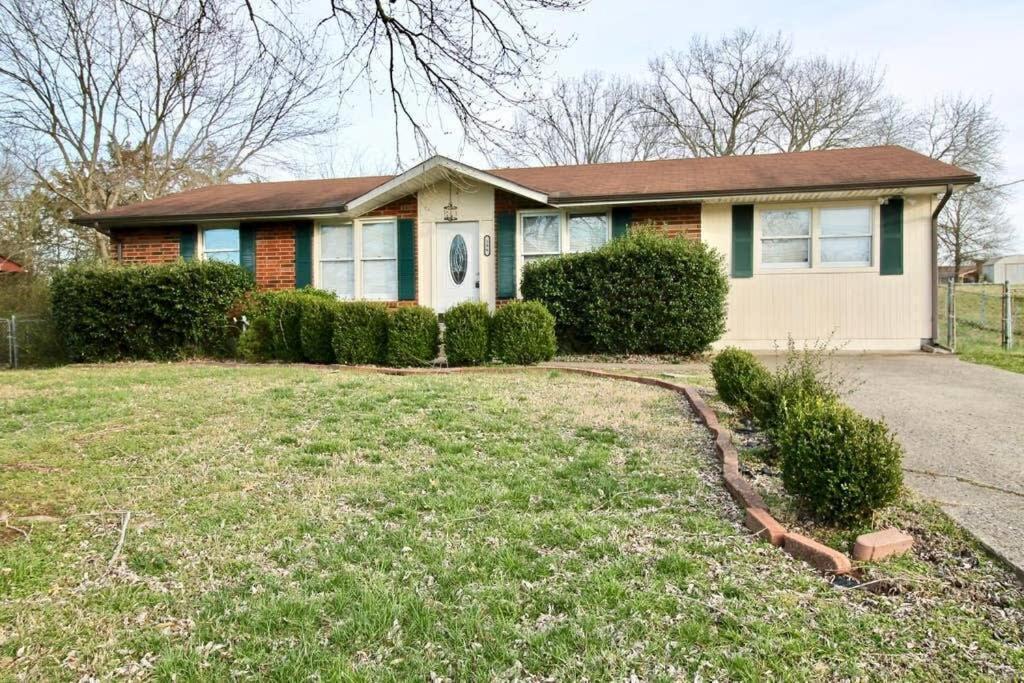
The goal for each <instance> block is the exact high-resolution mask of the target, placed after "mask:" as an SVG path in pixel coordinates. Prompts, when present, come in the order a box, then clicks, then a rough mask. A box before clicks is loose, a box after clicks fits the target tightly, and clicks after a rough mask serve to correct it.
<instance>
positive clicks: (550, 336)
mask: <svg viewBox="0 0 1024 683" xmlns="http://www.w3.org/2000/svg"><path fill="white" fill-rule="evenodd" d="M555 347H556V344H555V318H554V316H552V315H551V313H550V312H549V311H548V309H547V308H546V307H545V306H544V304H542V303H540V302H539V301H514V302H512V303H510V304H508V305H506V306H502V307H501V308H499V309H498V310H497V312H495V314H494V319H493V320H492V322H491V351H492V353H493V354H494V357H495V359H497V360H500V361H501V362H502V363H509V364H511V365H532V364H534V363H539V362H541V361H546V360H551V359H552V358H554V356H555Z"/></svg>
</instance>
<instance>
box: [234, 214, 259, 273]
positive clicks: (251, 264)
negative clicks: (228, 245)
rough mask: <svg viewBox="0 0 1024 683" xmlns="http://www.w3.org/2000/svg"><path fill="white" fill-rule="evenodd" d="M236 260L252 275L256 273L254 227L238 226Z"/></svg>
mask: <svg viewBox="0 0 1024 683" xmlns="http://www.w3.org/2000/svg"><path fill="white" fill-rule="evenodd" d="M238 250H239V255H238V262H239V263H240V264H241V266H242V267H243V268H245V269H246V270H248V271H249V272H250V273H252V274H253V275H255V274H256V228H255V227H254V226H252V225H242V226H239V228H238Z"/></svg>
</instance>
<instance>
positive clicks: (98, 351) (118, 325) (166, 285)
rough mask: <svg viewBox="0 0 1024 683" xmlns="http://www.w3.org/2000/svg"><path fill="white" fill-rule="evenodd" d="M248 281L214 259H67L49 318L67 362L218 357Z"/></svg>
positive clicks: (226, 347) (233, 330)
mask: <svg viewBox="0 0 1024 683" xmlns="http://www.w3.org/2000/svg"><path fill="white" fill-rule="evenodd" d="M254 286H255V283H254V281H253V276H252V274H250V273H249V272H247V271H246V270H244V269H242V268H240V267H238V266H233V265H229V264H226V263H219V262H216V261H192V262H184V261H179V262H177V263H172V264H164V265H155V266H113V265H98V266H97V265H89V266H73V267H71V268H69V269H67V270H64V271H61V272H59V273H57V274H56V275H55V276H54V278H53V283H52V288H51V290H52V305H53V319H54V324H55V325H56V326H57V328H58V329H59V330H60V331H61V334H62V335H63V337H64V346H65V348H66V350H67V353H68V357H69V359H70V360H73V361H111V360H126V359H153V360H167V359H177V358H182V357H187V356H196V355H214V356H220V355H225V354H227V353H229V352H230V350H231V347H232V346H233V342H234V338H235V335H236V334H237V327H236V326H235V325H234V324H233V323H232V322H231V320H230V318H229V311H230V310H231V309H232V306H233V305H234V304H235V303H236V302H237V301H238V300H239V299H241V298H242V297H243V295H244V294H245V293H246V292H248V291H250V290H252V289H253V287H254Z"/></svg>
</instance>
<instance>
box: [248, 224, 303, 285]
mask: <svg viewBox="0 0 1024 683" xmlns="http://www.w3.org/2000/svg"><path fill="white" fill-rule="evenodd" d="M255 228H256V286H257V287H259V288H260V289H292V288H294V287H295V223H279V224H278V223H275V224H267V223H261V224H259V225H256V226H255Z"/></svg>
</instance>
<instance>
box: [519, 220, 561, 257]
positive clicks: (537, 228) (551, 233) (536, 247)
mask: <svg viewBox="0 0 1024 683" xmlns="http://www.w3.org/2000/svg"><path fill="white" fill-rule="evenodd" d="M560 223H561V221H560V220H559V216H558V214H545V215H543V216H523V254H554V253H557V252H558V243H559V239H558V231H559V229H560Z"/></svg>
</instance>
